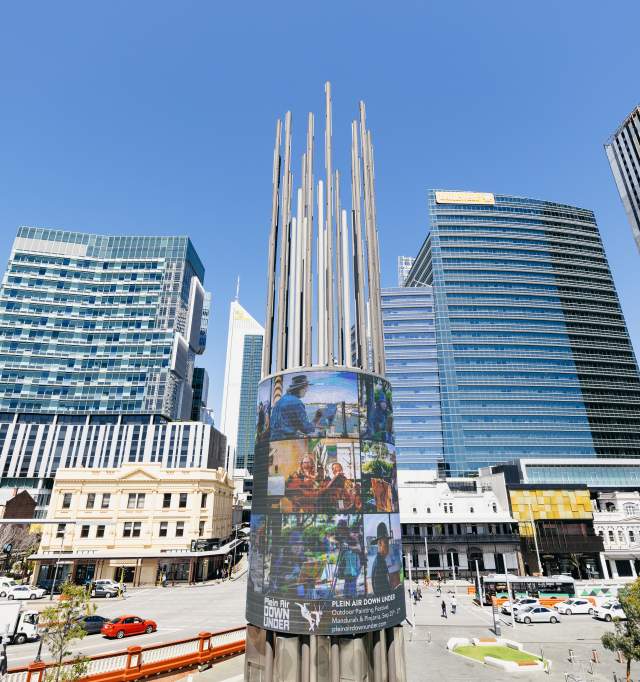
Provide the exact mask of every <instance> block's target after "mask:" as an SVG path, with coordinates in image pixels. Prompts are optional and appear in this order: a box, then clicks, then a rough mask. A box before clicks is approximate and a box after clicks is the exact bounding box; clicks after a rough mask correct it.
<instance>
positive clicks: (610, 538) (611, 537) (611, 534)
mask: <svg viewBox="0 0 640 682" xmlns="http://www.w3.org/2000/svg"><path fill="white" fill-rule="evenodd" d="M609 542H613V531H612V530H610V531H609Z"/></svg>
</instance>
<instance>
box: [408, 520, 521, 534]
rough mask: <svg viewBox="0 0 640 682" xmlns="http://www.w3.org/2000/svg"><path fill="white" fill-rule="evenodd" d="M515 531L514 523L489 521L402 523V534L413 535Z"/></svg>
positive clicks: (507, 532)
mask: <svg viewBox="0 0 640 682" xmlns="http://www.w3.org/2000/svg"><path fill="white" fill-rule="evenodd" d="M515 532H516V530H515V524H514V526H512V524H510V523H489V524H486V525H484V524H480V525H476V524H472V525H470V526H467V525H466V524H460V523H434V524H427V525H423V526H418V525H409V524H406V523H403V524H402V534H403V535H404V536H407V535H414V536H420V537H433V536H438V535H512V534H514V533H515Z"/></svg>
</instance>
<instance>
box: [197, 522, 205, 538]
mask: <svg viewBox="0 0 640 682" xmlns="http://www.w3.org/2000/svg"><path fill="white" fill-rule="evenodd" d="M203 535H204V521H200V523H199V524H198V537H200V538H201V537H202V536H203Z"/></svg>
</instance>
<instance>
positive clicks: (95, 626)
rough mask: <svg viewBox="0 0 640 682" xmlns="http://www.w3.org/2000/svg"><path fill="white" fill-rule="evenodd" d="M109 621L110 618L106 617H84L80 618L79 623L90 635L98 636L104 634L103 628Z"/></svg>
mask: <svg viewBox="0 0 640 682" xmlns="http://www.w3.org/2000/svg"><path fill="white" fill-rule="evenodd" d="M108 621H109V619H108V618H105V617H104V616H96V615H95V614H94V615H93V616H82V618H78V620H77V622H78V623H79V624H80V625H82V627H83V628H84V629H85V631H86V633H87V634H88V635H96V634H98V633H99V632H102V627H103V625H104V624H105V623H107V622H108Z"/></svg>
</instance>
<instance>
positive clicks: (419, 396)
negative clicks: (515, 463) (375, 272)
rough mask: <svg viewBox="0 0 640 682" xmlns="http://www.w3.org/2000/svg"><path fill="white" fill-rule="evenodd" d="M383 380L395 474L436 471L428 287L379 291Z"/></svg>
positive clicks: (438, 456)
mask: <svg viewBox="0 0 640 682" xmlns="http://www.w3.org/2000/svg"><path fill="white" fill-rule="evenodd" d="M382 324H383V330H384V353H385V368H386V376H387V379H389V381H390V382H391V386H392V389H393V427H394V431H395V436H396V452H397V463H398V468H400V469H437V468H441V467H442V421H441V417H440V392H439V380H438V360H437V355H436V339H435V336H436V335H435V327H434V311H433V292H432V289H431V287H422V288H420V289H418V288H406V287H396V288H390V289H383V290H382Z"/></svg>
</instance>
